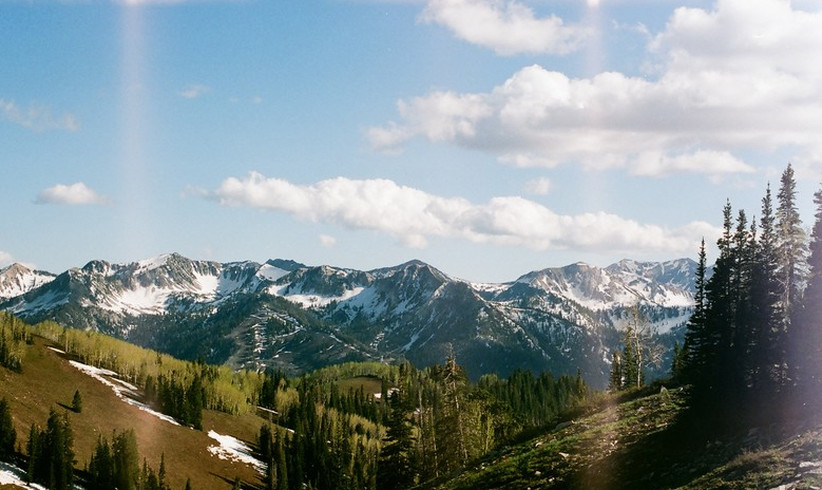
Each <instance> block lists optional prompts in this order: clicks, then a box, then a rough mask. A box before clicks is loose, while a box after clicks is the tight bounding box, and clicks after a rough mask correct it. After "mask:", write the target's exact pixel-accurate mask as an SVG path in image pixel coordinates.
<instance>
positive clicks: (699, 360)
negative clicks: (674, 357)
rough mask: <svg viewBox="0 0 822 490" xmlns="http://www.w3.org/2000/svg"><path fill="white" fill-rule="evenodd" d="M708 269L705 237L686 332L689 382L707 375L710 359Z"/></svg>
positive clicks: (686, 363)
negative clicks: (707, 301)
mask: <svg viewBox="0 0 822 490" xmlns="http://www.w3.org/2000/svg"><path fill="white" fill-rule="evenodd" d="M706 270H707V264H706V253H705V239H704V238H703V239H702V243H701V245H700V247H699V259H698V262H697V266H696V279H695V284H694V287H695V292H694V312H693V313H692V314H691V317H690V319H689V320H688V324H687V330H686V332H685V344H686V345H687V346H688V347H687V349H685V353H684V356H685V362H684V366H683V371H684V374H683V376H684V378H685V381H686V382H688V383H698V382H699V381H700V380H702V379H703V378H704V377H705V376H706V375H707V366H708V359H707V354H708V352H709V350H710V346H711V344H712V343H713V336H712V335H711V332H710V331H709V330H708V323H707V312H706V307H707V305H706V298H705V285H706V282H705V281H706V279H705V273H706Z"/></svg>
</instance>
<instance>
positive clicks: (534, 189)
mask: <svg viewBox="0 0 822 490" xmlns="http://www.w3.org/2000/svg"><path fill="white" fill-rule="evenodd" d="M525 192H527V193H529V194H536V195H538V196H547V195H548V193H550V192H551V180H550V179H548V178H547V177H541V178H539V179H534V180H529V181H528V182H526V183H525Z"/></svg>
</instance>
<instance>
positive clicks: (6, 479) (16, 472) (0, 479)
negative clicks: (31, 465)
mask: <svg viewBox="0 0 822 490" xmlns="http://www.w3.org/2000/svg"><path fill="white" fill-rule="evenodd" d="M0 485H15V486H18V487H22V488H32V489H35V490H46V487H43V486H40V485H38V484H36V483H26V472H25V471H23V470H21V469H20V468H18V467H16V466H14V465H12V464H9V463H4V462H2V461H0Z"/></svg>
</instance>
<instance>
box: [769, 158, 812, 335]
mask: <svg viewBox="0 0 822 490" xmlns="http://www.w3.org/2000/svg"><path fill="white" fill-rule="evenodd" d="M777 201H778V203H779V206H778V207H777V210H776V226H777V240H778V241H777V247H776V249H777V257H778V261H779V262H778V263H779V266H778V270H777V272H778V274H779V278H780V282H781V283H782V286H783V290H782V308H783V310H784V311H783V315H784V316H783V322H784V328H785V329H786V330H787V329H788V328H789V327H790V322H791V313H792V312H793V308H794V304H795V303H796V302H797V301H798V300H799V299H800V295H801V292H802V289H803V287H804V283H805V277H806V274H807V246H806V244H805V241H806V237H805V231H804V229H803V228H802V220H801V219H800V218H799V211H798V210H797V207H796V180H795V177H794V171H793V168H792V167H791V165H790V164H788V167H787V168H786V169H785V171H784V172H783V173H782V178H781V181H780V187H779V193H778V194H777Z"/></svg>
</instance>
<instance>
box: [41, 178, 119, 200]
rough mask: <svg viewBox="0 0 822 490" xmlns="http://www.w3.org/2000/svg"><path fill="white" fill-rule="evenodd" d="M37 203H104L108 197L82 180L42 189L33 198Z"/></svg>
mask: <svg viewBox="0 0 822 490" xmlns="http://www.w3.org/2000/svg"><path fill="white" fill-rule="evenodd" d="M34 202H35V203H37V204H70V205H82V204H106V203H107V202H108V199H107V198H106V197H105V196H102V195H100V194H98V193H97V192H96V191H95V190H94V189H92V188H90V187H88V186H87V185H86V184H84V183H82V182H77V183H74V184H71V185H65V184H57V185H55V186H53V187H49V188H47V189H43V190H42V191H40V193H39V194H38V195H37V199H35V200H34Z"/></svg>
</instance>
